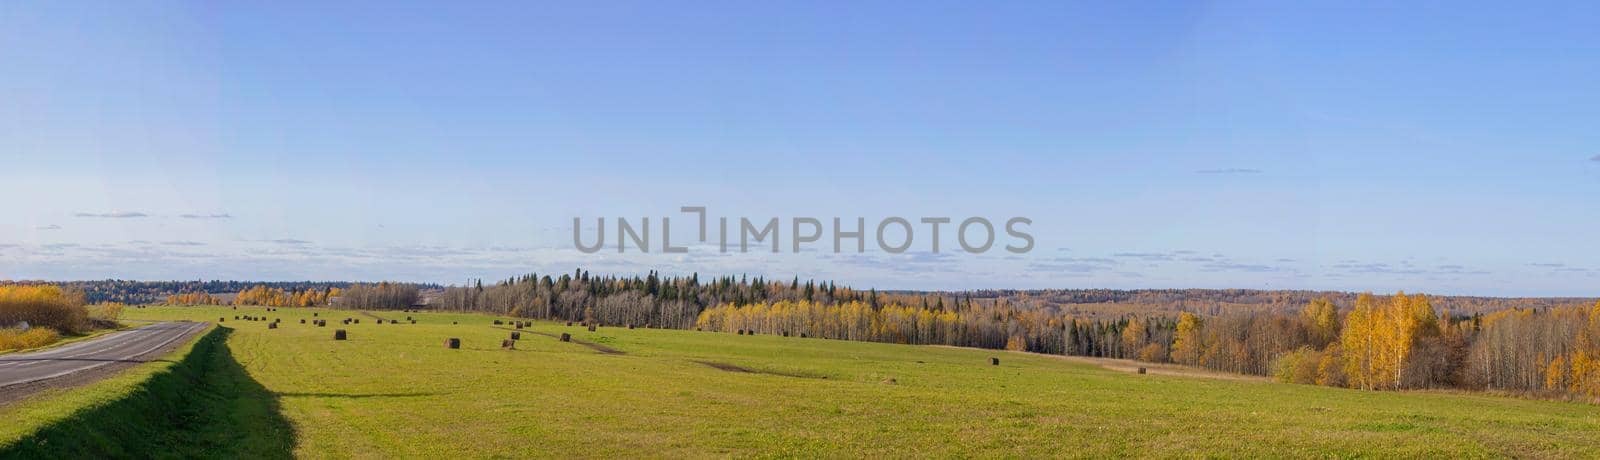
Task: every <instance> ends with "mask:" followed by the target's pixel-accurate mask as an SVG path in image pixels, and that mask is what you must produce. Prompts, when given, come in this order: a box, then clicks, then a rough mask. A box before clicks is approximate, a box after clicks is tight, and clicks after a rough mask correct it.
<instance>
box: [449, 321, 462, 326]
mask: <svg viewBox="0 0 1600 460" xmlns="http://www.w3.org/2000/svg"><path fill="white" fill-rule="evenodd" d="M457 324H461V323H457V322H455V321H451V322H450V325H452V326H454V325H457Z"/></svg>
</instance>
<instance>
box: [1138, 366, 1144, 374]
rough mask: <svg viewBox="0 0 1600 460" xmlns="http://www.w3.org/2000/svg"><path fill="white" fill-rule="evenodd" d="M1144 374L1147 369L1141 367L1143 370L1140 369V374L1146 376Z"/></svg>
mask: <svg viewBox="0 0 1600 460" xmlns="http://www.w3.org/2000/svg"><path fill="white" fill-rule="evenodd" d="M1144 373H1145V368H1142V367H1141V368H1139V374H1141V375H1142V374H1144Z"/></svg>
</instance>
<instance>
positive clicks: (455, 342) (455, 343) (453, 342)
mask: <svg viewBox="0 0 1600 460" xmlns="http://www.w3.org/2000/svg"><path fill="white" fill-rule="evenodd" d="M444 347H445V348H449V349H452V350H454V349H459V348H461V339H458V338H454V337H451V338H448V339H444Z"/></svg>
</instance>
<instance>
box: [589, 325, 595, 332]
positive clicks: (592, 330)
mask: <svg viewBox="0 0 1600 460" xmlns="http://www.w3.org/2000/svg"><path fill="white" fill-rule="evenodd" d="M589 332H594V325H593V324H590V325H589Z"/></svg>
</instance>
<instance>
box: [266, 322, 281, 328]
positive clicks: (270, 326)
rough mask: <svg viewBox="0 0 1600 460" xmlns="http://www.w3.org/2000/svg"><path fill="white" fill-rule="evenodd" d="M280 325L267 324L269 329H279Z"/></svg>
mask: <svg viewBox="0 0 1600 460" xmlns="http://www.w3.org/2000/svg"><path fill="white" fill-rule="evenodd" d="M277 328H278V323H267V329H277Z"/></svg>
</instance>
